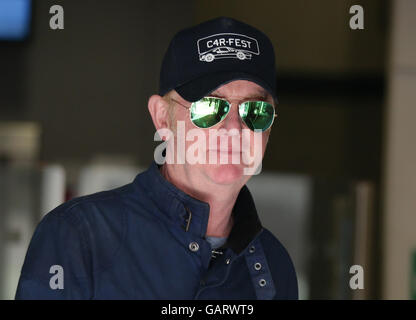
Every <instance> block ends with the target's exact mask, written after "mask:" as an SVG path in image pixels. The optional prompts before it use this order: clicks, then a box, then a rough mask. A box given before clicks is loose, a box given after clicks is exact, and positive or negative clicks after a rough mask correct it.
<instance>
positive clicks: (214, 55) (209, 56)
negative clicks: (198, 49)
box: [199, 47, 252, 62]
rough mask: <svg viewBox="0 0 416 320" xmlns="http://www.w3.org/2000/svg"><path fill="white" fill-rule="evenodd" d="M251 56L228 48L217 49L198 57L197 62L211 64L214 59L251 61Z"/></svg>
mask: <svg viewBox="0 0 416 320" xmlns="http://www.w3.org/2000/svg"><path fill="white" fill-rule="evenodd" d="M251 56H252V54H251V53H250V52H248V51H246V52H244V51H243V50H236V49H234V48H230V47H218V48H215V49H212V50H210V51H208V53H205V54H202V55H200V56H199V60H201V61H206V62H211V61H214V59H220V58H230V57H236V58H238V59H240V60H244V59H251Z"/></svg>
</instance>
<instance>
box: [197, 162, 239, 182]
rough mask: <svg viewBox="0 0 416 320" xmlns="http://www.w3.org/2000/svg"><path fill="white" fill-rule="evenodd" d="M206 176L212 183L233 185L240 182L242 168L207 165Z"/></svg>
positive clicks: (237, 166) (234, 165)
mask: <svg viewBox="0 0 416 320" xmlns="http://www.w3.org/2000/svg"><path fill="white" fill-rule="evenodd" d="M205 169H206V170H205V171H206V174H207V175H208V176H209V177H210V179H211V180H212V181H213V182H214V183H218V184H233V183H236V182H238V181H241V179H242V178H243V174H244V166H243V165H241V164H207V165H206V168H205Z"/></svg>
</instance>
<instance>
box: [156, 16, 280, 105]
mask: <svg viewBox="0 0 416 320" xmlns="http://www.w3.org/2000/svg"><path fill="white" fill-rule="evenodd" d="M234 80H249V81H253V82H255V83H257V84H258V85H260V86H261V87H263V88H264V89H265V90H267V91H268V92H269V93H270V94H271V95H272V96H273V98H274V100H275V101H277V97H276V68H275V58H274V49H273V45H272V43H271V41H270V39H269V38H268V37H267V36H266V35H265V34H264V33H263V32H261V31H259V30H258V29H256V28H254V27H252V26H250V25H248V24H246V23H244V22H241V21H237V20H235V19H232V18H227V17H220V18H216V19H213V20H210V21H207V22H203V23H201V24H199V25H197V26H194V27H191V28H187V29H184V30H182V31H179V32H178V33H177V34H176V35H175V36H174V37H173V39H172V41H171V42H170V45H169V47H168V49H167V51H166V53H165V56H164V58H163V62H162V68H161V71H160V82H159V95H164V94H166V93H167V92H169V91H170V90H173V89H175V90H176V91H177V92H178V93H179V95H180V96H181V97H182V98H184V99H185V100H187V101H191V102H193V101H197V100H199V99H201V98H202V97H204V96H206V95H207V94H209V93H210V92H212V91H214V90H215V89H217V88H218V87H220V86H222V85H224V84H226V83H228V82H231V81H234Z"/></svg>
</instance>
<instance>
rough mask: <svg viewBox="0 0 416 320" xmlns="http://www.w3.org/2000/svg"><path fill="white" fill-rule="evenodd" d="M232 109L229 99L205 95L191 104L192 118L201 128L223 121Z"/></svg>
mask: <svg viewBox="0 0 416 320" xmlns="http://www.w3.org/2000/svg"><path fill="white" fill-rule="evenodd" d="M229 110H230V105H229V104H228V102H227V101H225V100H222V99H218V98H212V97H205V98H202V99H201V100H199V101H196V102H193V103H192V105H191V120H192V122H193V123H194V124H195V125H196V126H197V127H200V128H209V127H212V126H214V125H216V124H217V123H218V122H220V121H222V120H223V119H224V118H225V116H226V115H227V113H228V111H229Z"/></svg>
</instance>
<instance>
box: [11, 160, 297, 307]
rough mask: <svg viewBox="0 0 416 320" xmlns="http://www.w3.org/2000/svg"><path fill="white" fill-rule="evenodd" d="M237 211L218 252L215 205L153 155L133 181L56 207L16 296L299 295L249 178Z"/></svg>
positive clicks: (41, 228) (38, 233)
mask: <svg viewBox="0 0 416 320" xmlns="http://www.w3.org/2000/svg"><path fill="white" fill-rule="evenodd" d="M232 214H233V218H234V225H233V228H232V230H231V233H230V235H229V236H228V239H227V241H226V243H225V244H224V245H223V246H222V247H221V248H220V249H221V252H222V254H220V255H217V256H216V257H215V258H213V255H212V252H211V250H212V248H211V245H210V243H209V242H208V241H207V240H206V239H205V233H206V230H207V224H208V216H209V205H208V204H207V203H205V202H201V201H199V200H197V199H195V198H192V197H191V196H189V195H187V194H186V193H184V192H182V191H181V190H179V189H178V188H176V187H175V186H174V185H173V184H171V183H170V182H168V181H167V180H166V179H165V178H164V177H163V176H162V175H161V173H160V171H159V167H158V165H157V164H156V163H155V162H153V163H152V164H151V166H150V167H149V168H148V169H147V170H146V171H144V172H143V173H140V174H138V175H137V176H136V178H135V179H134V181H133V182H132V183H129V184H127V185H124V186H122V187H120V188H117V189H113V190H109V191H103V192H98V193H95V194H91V195H88V196H82V197H78V198H74V199H72V200H70V201H68V202H66V203H64V204H62V205H60V206H58V207H57V208H55V209H54V210H52V211H51V212H49V213H48V214H47V215H46V216H45V217H44V218H43V219H42V221H41V222H40V223H39V225H38V226H37V228H36V230H35V233H34V235H33V237H32V239H31V242H30V245H29V248H28V251H27V254H26V258H25V261H24V264H23V267H22V270H21V276H20V279H19V284H18V288H17V292H16V299H297V298H298V286H297V279H296V273H295V269H294V266H293V264H292V261H291V259H290V257H289V255H288V253H287V251H286V250H285V248H284V247H283V246H282V244H281V243H280V242H279V240H277V239H276V237H275V236H274V235H273V234H272V233H271V232H270V231H268V230H267V229H266V228H264V227H262V225H261V223H260V221H259V218H258V215H257V211H256V208H255V205H254V201H253V199H252V196H251V195H250V192H249V190H248V188H247V187H246V186H244V187H243V188H242V189H241V191H240V193H239V195H238V197H237V200H236V203H235V205H234V208H233V212H232ZM58 277H59V278H58Z"/></svg>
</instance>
